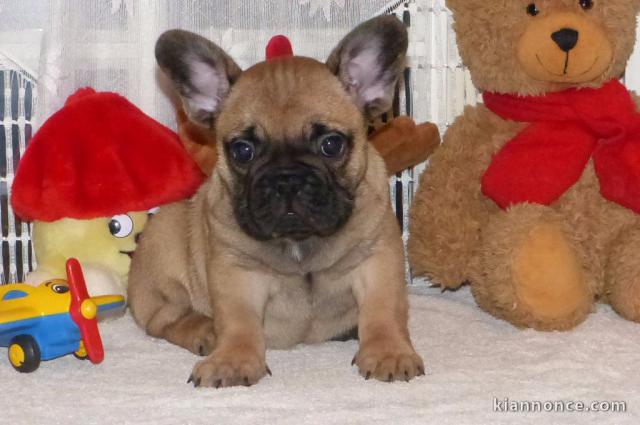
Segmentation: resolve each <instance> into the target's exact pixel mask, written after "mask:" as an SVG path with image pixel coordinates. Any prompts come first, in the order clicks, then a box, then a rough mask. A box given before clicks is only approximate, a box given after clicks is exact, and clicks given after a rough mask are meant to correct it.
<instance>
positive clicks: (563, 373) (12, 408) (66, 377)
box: [0, 289, 640, 425]
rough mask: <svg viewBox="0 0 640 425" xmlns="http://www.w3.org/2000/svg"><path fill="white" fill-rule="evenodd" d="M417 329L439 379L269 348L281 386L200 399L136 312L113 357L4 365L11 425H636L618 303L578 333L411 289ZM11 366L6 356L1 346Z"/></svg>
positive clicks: (627, 337)
mask: <svg viewBox="0 0 640 425" xmlns="http://www.w3.org/2000/svg"><path fill="white" fill-rule="evenodd" d="M412 292H413V294H412V295H411V326H410V327H411V332H412V334H413V340H414V343H415V346H416V349H417V350H418V352H419V353H420V354H421V355H422V356H423V357H424V359H425V364H426V366H427V375H426V376H424V377H421V378H418V379H416V380H414V381H412V382H410V383H404V382H400V383H393V384H388V383H382V382H374V381H364V379H362V378H361V377H360V376H358V375H357V373H356V370H355V368H353V367H351V366H349V364H350V361H351V358H352V357H353V354H354V353H355V351H356V348H357V344H356V342H355V341H349V342H344V343H343V342H331V343H325V344H321V345H317V346H299V347H297V348H296V349H294V350H291V351H269V352H268V353H267V361H268V364H269V366H270V367H271V370H272V371H273V376H272V377H266V378H265V379H264V380H263V381H261V382H260V383H259V384H258V385H256V386H253V387H250V388H244V387H242V388H229V389H219V390H214V389H194V388H193V387H192V386H190V385H187V384H186V380H187V377H188V376H189V373H190V372H191V368H192V366H193V364H194V362H195V361H196V357H195V356H194V355H192V354H190V353H188V352H187V351H185V350H182V349H180V348H178V347H175V346H172V345H170V344H168V343H166V342H164V341H159V340H155V339H152V338H150V337H147V336H145V335H144V334H143V333H142V331H140V330H139V329H138V328H137V327H136V325H135V324H134V323H133V320H132V318H131V316H129V315H127V316H125V317H123V318H121V319H118V320H115V321H111V322H107V323H103V324H102V334H103V340H104V344H105V352H106V358H105V361H104V363H102V364H101V365H98V366H95V365H92V364H90V363H88V362H81V361H79V360H76V359H75V358H74V357H73V356H67V357H64V358H61V359H58V360H54V361H51V362H46V363H42V364H41V365H40V369H39V370H37V371H36V372H34V373H32V374H30V375H22V374H18V373H17V372H14V371H13V369H12V368H11V366H10V365H9V362H8V361H7V360H6V358H4V359H1V360H2V361H0V376H1V377H2V389H3V393H4V396H3V397H1V398H0V411H1V412H2V417H1V419H0V422H1V423H6V424H9V423H10V424H94V423H95V424H128V423H136V424H138V423H148V424H226V423H250V424H296V425H298V424H345V423H354V424H370V423H381V424H392V423H393V424H427V423H434V424H460V425H462V424H488V423H492V424H521V423H522V424H527V423H548V424H565V423H567V424H608V423H611V424H637V423H640V422H639V421H640V392H638V388H640V375H639V374H638V359H639V353H640V325H638V324H634V323H631V322H628V321H625V320H623V319H621V318H619V317H618V316H616V315H615V314H614V313H613V312H612V311H611V310H610V308H609V307H607V306H604V305H598V306H597V309H598V311H597V312H596V313H595V314H593V315H591V316H589V318H588V319H587V321H586V322H585V323H584V324H582V325H580V326H579V327H578V328H576V329H575V330H573V331H571V332H568V333H541V332H536V331H533V330H525V331H521V330H517V329H515V328H513V327H512V326H510V325H508V324H507V323H505V322H501V321H498V320H496V319H494V318H492V317H491V316H489V315H488V314H486V313H483V312H482V311H480V310H479V309H478V307H477V306H475V304H474V302H473V300H472V298H471V295H470V294H469V292H468V290H467V289H462V290H460V291H459V292H456V293H451V292H447V293H444V294H441V293H440V292H439V291H438V290H432V289H412ZM0 354H1V355H2V357H4V356H6V350H5V349H1V351H0ZM494 397H497V398H498V399H500V400H504V398H505V397H508V398H509V399H511V400H518V401H522V400H538V401H556V400H565V401H569V400H572V401H585V402H591V401H612V400H623V401H626V403H627V412H626V413H562V414H560V413H545V412H542V413H528V414H525V413H512V412H503V413H500V412H494V401H493V398H494Z"/></svg>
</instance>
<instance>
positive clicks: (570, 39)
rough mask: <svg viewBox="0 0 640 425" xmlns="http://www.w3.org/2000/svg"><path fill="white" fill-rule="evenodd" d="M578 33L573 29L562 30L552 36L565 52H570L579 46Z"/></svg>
mask: <svg viewBox="0 0 640 425" xmlns="http://www.w3.org/2000/svg"><path fill="white" fill-rule="evenodd" d="M578 36H579V34H578V31H576V30H574V29H571V28H562V29H561V30H560V31H556V32H554V33H553V34H551V39H552V40H553V41H555V43H556V44H557V45H558V47H560V50H562V51H563V52H569V51H570V50H571V49H573V48H574V47H576V44H578Z"/></svg>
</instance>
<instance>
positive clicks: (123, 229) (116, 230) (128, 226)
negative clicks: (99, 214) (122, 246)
mask: <svg viewBox="0 0 640 425" xmlns="http://www.w3.org/2000/svg"><path fill="white" fill-rule="evenodd" d="M132 231H133V220H131V217H129V216H128V215H127V214H120V215H114V216H113V217H111V220H110V221H109V232H111V234H112V235H113V236H115V237H116V238H126V237H127V236H129V235H130V234H131V232H132Z"/></svg>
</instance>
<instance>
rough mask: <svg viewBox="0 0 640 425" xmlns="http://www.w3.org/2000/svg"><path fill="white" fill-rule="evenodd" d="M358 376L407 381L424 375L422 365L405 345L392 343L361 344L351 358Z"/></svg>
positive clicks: (412, 351)
mask: <svg viewBox="0 0 640 425" xmlns="http://www.w3.org/2000/svg"><path fill="white" fill-rule="evenodd" d="M353 364H355V365H357V366H358V371H359V372H360V375H362V376H364V378H365V379H369V378H376V379H378V380H380V381H386V382H393V381H409V380H411V379H413V378H415V377H416V376H420V375H424V363H423V362H422V359H421V358H420V356H419V355H418V354H416V352H415V351H414V350H413V349H412V348H411V347H410V346H408V345H407V344H394V343H393V342H392V341H379V342H378V341H375V342H370V343H363V344H361V346H360V350H359V351H358V354H356V356H355V357H354V358H353Z"/></svg>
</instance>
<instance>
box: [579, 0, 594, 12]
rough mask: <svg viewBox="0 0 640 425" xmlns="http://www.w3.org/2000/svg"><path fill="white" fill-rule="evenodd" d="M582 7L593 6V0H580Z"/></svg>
mask: <svg viewBox="0 0 640 425" xmlns="http://www.w3.org/2000/svg"><path fill="white" fill-rule="evenodd" d="M580 7H582V8H583V9H584V10H589V9H592V8H593V0H580Z"/></svg>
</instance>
